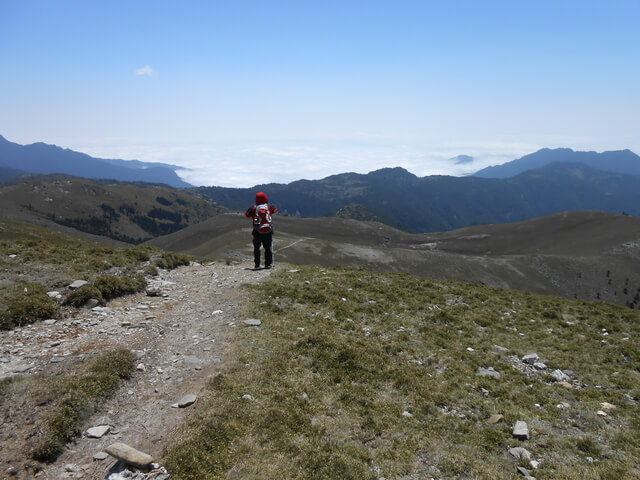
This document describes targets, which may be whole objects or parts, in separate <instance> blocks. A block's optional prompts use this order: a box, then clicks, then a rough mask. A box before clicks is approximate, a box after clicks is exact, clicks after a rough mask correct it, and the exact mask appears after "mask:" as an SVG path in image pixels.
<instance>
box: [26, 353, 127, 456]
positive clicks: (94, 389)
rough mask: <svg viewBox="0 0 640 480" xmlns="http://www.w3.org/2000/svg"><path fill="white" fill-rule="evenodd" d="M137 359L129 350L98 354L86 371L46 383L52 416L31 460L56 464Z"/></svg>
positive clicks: (32, 453) (56, 378)
mask: <svg viewBox="0 0 640 480" xmlns="http://www.w3.org/2000/svg"><path fill="white" fill-rule="evenodd" d="M133 365H134V356H133V354H132V353H131V351H129V350H115V351H111V352H106V353H103V354H101V355H99V356H98V357H97V358H96V359H95V360H93V362H91V363H90V364H89V365H88V366H87V367H85V368H84V369H83V371H80V372H77V373H74V374H70V375H62V376H59V377H53V378H50V379H47V380H45V381H46V382H47V383H46V386H45V388H46V389H47V390H48V391H49V394H50V396H51V397H52V398H54V399H55V400H54V401H55V406H54V408H53V413H52V415H51V416H50V417H49V418H48V420H47V422H46V425H45V426H44V428H42V431H43V434H42V435H41V436H40V438H38V439H37V440H36V442H35V446H34V448H33V449H32V451H31V457H32V458H33V459H34V460H38V461H41V462H53V461H54V460H55V459H56V458H57V457H58V456H59V455H60V454H61V453H62V451H63V450H64V446H65V445H66V444H67V443H68V442H69V441H71V440H73V439H74V438H75V437H76V436H78V435H79V434H80V433H81V432H82V427H83V424H84V422H85V420H87V419H88V418H89V417H90V416H91V415H92V414H93V413H94V412H95V411H96V410H97V408H98V406H99V404H100V402H102V401H103V400H104V399H106V398H108V397H109V396H110V395H111V394H113V393H114V392H115V391H116V390H117V388H118V387H119V386H120V382H121V380H122V379H128V378H129V377H130V376H131V372H132V371H133Z"/></svg>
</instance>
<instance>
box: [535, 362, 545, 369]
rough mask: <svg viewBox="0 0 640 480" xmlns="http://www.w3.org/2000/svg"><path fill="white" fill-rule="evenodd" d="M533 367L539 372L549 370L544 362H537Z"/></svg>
mask: <svg viewBox="0 0 640 480" xmlns="http://www.w3.org/2000/svg"><path fill="white" fill-rule="evenodd" d="M533 366H534V367H535V368H537V369H538V370H546V369H547V365H546V364H544V363H543V362H536V363H534V364H533Z"/></svg>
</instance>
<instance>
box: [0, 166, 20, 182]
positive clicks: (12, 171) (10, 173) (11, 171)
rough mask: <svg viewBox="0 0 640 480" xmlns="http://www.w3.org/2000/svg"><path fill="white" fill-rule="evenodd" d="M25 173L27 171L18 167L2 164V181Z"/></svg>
mask: <svg viewBox="0 0 640 480" xmlns="http://www.w3.org/2000/svg"><path fill="white" fill-rule="evenodd" d="M25 173H26V172H25V171H24V170H18V169H17V168H10V167H3V166H0V181H2V180H8V179H10V178H15V177H19V176H20V175H24V174H25Z"/></svg>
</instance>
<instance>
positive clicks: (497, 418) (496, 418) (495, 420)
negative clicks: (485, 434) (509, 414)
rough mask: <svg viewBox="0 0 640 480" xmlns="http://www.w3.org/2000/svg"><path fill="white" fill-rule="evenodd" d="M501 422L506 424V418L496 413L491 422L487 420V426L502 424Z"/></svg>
mask: <svg viewBox="0 0 640 480" xmlns="http://www.w3.org/2000/svg"><path fill="white" fill-rule="evenodd" d="M501 422H504V416H502V415H500V414H499V413H496V414H494V415H491V416H490V417H489V420H487V425H495V424H496V423H501Z"/></svg>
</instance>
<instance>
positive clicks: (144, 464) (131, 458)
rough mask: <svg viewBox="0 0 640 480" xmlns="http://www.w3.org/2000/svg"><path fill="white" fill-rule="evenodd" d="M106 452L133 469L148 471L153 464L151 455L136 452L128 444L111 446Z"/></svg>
mask: <svg viewBox="0 0 640 480" xmlns="http://www.w3.org/2000/svg"><path fill="white" fill-rule="evenodd" d="M105 451H106V452H107V453H108V454H109V455H111V456H112V457H114V458H116V459H118V460H120V461H121V462H124V463H126V464H128V465H131V466H133V467H137V468H141V469H147V468H149V467H150V466H151V464H152V463H153V457H152V456H151V455H149V454H147V453H144V452H141V451H139V450H136V449H135V448H133V447H130V446H129V445H127V444H126V443H122V442H116V443H114V444H113V445H109V446H108V447H107V448H106V449H105Z"/></svg>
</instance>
